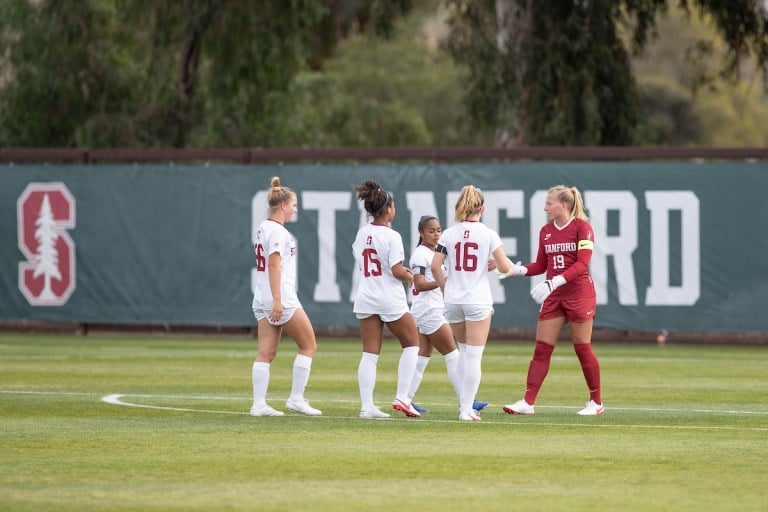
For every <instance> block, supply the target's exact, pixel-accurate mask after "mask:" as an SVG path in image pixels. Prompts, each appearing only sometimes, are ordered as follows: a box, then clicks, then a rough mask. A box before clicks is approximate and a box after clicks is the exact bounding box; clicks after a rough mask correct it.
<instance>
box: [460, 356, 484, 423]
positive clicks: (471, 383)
mask: <svg viewBox="0 0 768 512" xmlns="http://www.w3.org/2000/svg"><path fill="white" fill-rule="evenodd" d="M483 350H485V347H483V346H481V345H467V355H466V359H467V362H466V368H464V381H463V382H462V384H461V398H460V399H459V407H460V409H461V412H462V413H471V412H472V402H474V400H475V395H476V394H477V390H478V388H479V387H480V377H481V375H482V360H483Z"/></svg>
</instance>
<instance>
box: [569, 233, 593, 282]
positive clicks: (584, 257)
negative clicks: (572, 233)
mask: <svg viewBox="0 0 768 512" xmlns="http://www.w3.org/2000/svg"><path fill="white" fill-rule="evenodd" d="M579 235H580V236H579V241H578V242H576V261H575V262H574V263H573V265H571V266H570V267H568V268H567V269H566V270H565V272H563V273H562V274H561V275H562V276H563V277H564V278H565V280H566V281H573V280H574V279H576V278H577V277H579V276H580V275H581V274H586V273H587V272H589V262H590V261H592V251H593V249H594V248H595V243H594V240H593V236H592V230H591V229H589V230H588V231H586V233H584V234H582V233H579Z"/></svg>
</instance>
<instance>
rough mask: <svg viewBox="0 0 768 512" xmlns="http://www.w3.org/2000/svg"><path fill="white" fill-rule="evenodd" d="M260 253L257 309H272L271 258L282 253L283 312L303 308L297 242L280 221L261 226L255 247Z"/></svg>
mask: <svg viewBox="0 0 768 512" xmlns="http://www.w3.org/2000/svg"><path fill="white" fill-rule="evenodd" d="M253 249H254V251H255V252H256V286H255V288H256V289H255V290H254V294H253V307H254V308H257V309H272V290H271V289H270V287H269V274H268V271H267V262H268V260H269V255H270V254H272V253H275V252H279V253H280V257H281V259H280V296H281V301H282V303H283V308H285V309H290V308H300V307H301V303H300V302H299V298H298V296H297V294H296V258H297V250H296V241H295V240H294V239H293V237H292V236H291V234H290V233H289V232H288V230H287V229H285V226H283V225H282V224H280V223H279V222H277V221H274V220H270V219H267V220H265V221H264V222H262V223H261V224H260V225H259V230H258V231H257V232H256V240H254V243H253Z"/></svg>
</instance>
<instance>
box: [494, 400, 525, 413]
mask: <svg viewBox="0 0 768 512" xmlns="http://www.w3.org/2000/svg"><path fill="white" fill-rule="evenodd" d="M502 409H504V412H505V413H507V414H533V406H532V405H531V404H529V403H528V402H526V401H525V399H520V400H518V401H517V402H515V403H513V404H509V405H505V406H504V407H502Z"/></svg>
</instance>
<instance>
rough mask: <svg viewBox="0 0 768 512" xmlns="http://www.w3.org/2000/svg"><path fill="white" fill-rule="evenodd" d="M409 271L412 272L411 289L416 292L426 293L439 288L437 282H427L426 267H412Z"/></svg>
mask: <svg viewBox="0 0 768 512" xmlns="http://www.w3.org/2000/svg"><path fill="white" fill-rule="evenodd" d="M411 270H412V271H413V287H414V288H415V289H416V291H419V292H428V291H430V290H434V289H435V288H437V287H438V286H440V285H439V284H437V281H427V267H424V266H421V265H413V266H412V267H411Z"/></svg>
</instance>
